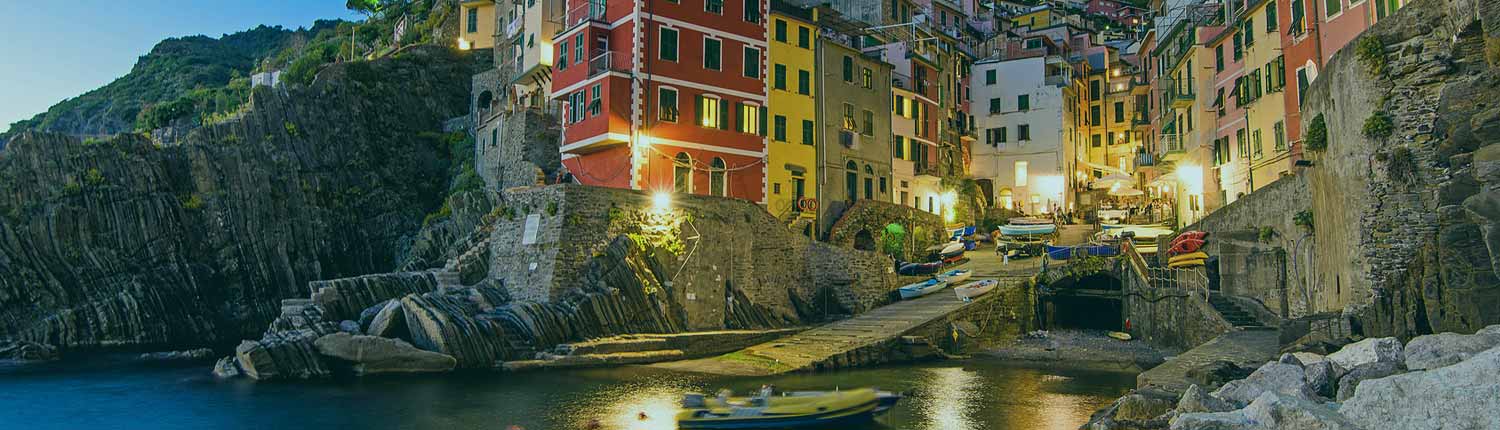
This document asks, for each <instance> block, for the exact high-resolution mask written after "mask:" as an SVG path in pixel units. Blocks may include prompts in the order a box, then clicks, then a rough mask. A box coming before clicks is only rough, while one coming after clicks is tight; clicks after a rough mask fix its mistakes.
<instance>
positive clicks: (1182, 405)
mask: <svg viewBox="0 0 1500 430" xmlns="http://www.w3.org/2000/svg"><path fill="white" fill-rule="evenodd" d="M1176 410H1177V413H1178V414H1179V415H1181V414H1189V413H1198V412H1228V411H1232V410H1234V406H1232V405H1230V404H1229V402H1225V401H1224V400H1222V399H1220V398H1218V397H1214V396H1213V395H1212V394H1208V391H1204V390H1203V387H1199V386H1198V384H1193V385H1189V386H1188V389H1187V391H1184V392H1183V393H1182V398H1180V399H1177V409H1176Z"/></svg>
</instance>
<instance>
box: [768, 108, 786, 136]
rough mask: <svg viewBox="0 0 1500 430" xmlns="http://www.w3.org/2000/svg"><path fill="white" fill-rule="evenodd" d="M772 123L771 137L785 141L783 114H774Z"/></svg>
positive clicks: (784, 118)
mask: <svg viewBox="0 0 1500 430" xmlns="http://www.w3.org/2000/svg"><path fill="white" fill-rule="evenodd" d="M773 125H774V127H773V128H772V131H773V132H772V134H771V138H773V139H776V141H777V142H785V141H786V117H785V116H781V115H776V118H775V120H774V123H773Z"/></svg>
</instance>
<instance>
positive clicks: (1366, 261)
mask: <svg viewBox="0 0 1500 430" xmlns="http://www.w3.org/2000/svg"><path fill="white" fill-rule="evenodd" d="M1492 3H1493V2H1483V1H1476V0H1419V1H1414V2H1412V3H1411V4H1409V5H1407V6H1406V7H1405V8H1403V9H1401V10H1400V12H1398V13H1397V14H1395V15H1393V16H1392V17H1389V18H1387V19H1385V20H1383V21H1381V22H1380V23H1379V24H1377V25H1376V26H1374V27H1372V28H1371V29H1370V30H1368V31H1366V32H1365V34H1363V35H1362V36H1361V38H1373V40H1376V41H1378V42H1379V43H1380V44H1381V45H1383V46H1385V49H1384V53H1383V55H1375V56H1369V57H1367V58H1371V59H1374V61H1371V60H1369V59H1361V58H1360V56H1359V55H1357V54H1356V52H1355V51H1356V49H1353V47H1354V46H1357V45H1358V44H1359V41H1358V40H1356V42H1355V43H1354V44H1351V49H1345V50H1343V51H1340V52H1339V53H1337V54H1335V55H1334V57H1333V59H1332V61H1330V62H1329V64H1328V65H1327V67H1326V68H1325V70H1322V71H1321V73H1320V74H1319V77H1318V79H1317V80H1316V82H1315V83H1314V84H1313V86H1312V87H1311V88H1309V90H1308V92H1307V94H1306V104H1305V105H1304V111H1305V112H1306V113H1305V114H1304V115H1303V116H1302V117H1303V122H1304V124H1303V129H1304V130H1307V129H1308V126H1309V125H1310V124H1311V122H1312V121H1314V120H1316V119H1318V118H1320V117H1321V118H1322V119H1323V120H1324V121H1325V122H1326V124H1327V130H1328V139H1327V149H1326V151H1311V152H1310V153H1309V156H1308V158H1309V159H1311V160H1312V161H1313V162H1314V163H1315V167H1313V168H1311V169H1309V170H1308V172H1307V173H1306V175H1308V180H1309V187H1310V190H1311V195H1312V206H1313V207H1312V211H1313V215H1314V226H1315V233H1314V236H1315V240H1316V243H1317V248H1316V252H1317V255H1316V258H1315V259H1314V263H1313V264H1312V265H1311V267H1309V269H1310V271H1309V272H1310V273H1309V274H1308V275H1307V276H1308V278H1309V279H1310V284H1311V285H1313V287H1312V289H1313V291H1315V292H1319V294H1316V295H1315V296H1314V303H1313V305H1312V307H1313V308H1314V309H1330V308H1336V307H1340V306H1343V307H1346V312H1348V313H1350V314H1352V315H1353V316H1354V318H1355V321H1356V324H1355V327H1354V331H1355V332H1356V333H1357V334H1363V335H1365V336H1386V335H1395V336H1402V337H1410V336H1414V335H1417V334H1422V333H1432V332H1441V331H1458V332H1471V331H1473V330H1475V329H1477V328H1479V327H1483V326H1485V325H1487V324H1493V323H1495V322H1500V314H1497V313H1495V312H1493V310H1494V309H1500V282H1497V280H1496V278H1495V267H1496V264H1495V263H1496V259H1495V258H1493V255H1494V254H1493V253H1492V252H1491V251H1490V250H1491V249H1497V248H1496V247H1495V246H1492V245H1490V244H1496V243H1500V236H1492V234H1493V233H1495V232H1500V229H1497V228H1496V227H1497V226H1500V224H1497V223H1496V221H1497V220H1500V210H1497V208H1500V205H1495V204H1493V203H1492V202H1497V201H1500V198H1497V196H1500V191H1497V187H1500V175H1497V174H1495V172H1497V171H1500V169H1496V167H1500V165H1496V164H1495V163H1494V161H1493V160H1495V159H1497V157H1494V156H1493V155H1491V154H1495V153H1497V150H1494V149H1491V148H1490V147H1489V146H1490V145H1491V144H1493V143H1496V142H1500V106H1493V105H1492V101H1493V100H1496V99H1497V97H1500V73H1497V70H1496V69H1495V68H1494V67H1493V66H1492V65H1491V64H1489V63H1487V62H1486V60H1485V58H1484V55H1485V54H1484V53H1485V51H1486V50H1490V51H1492V52H1493V50H1494V49H1495V43H1494V40H1493V38H1489V40H1487V38H1486V37H1485V34H1486V33H1485V28H1489V29H1493V26H1494V25H1495V24H1494V23H1495V21H1496V20H1500V16H1497V13H1496V12H1495V7H1494V6H1493V5H1492ZM1481 4H1484V6H1483V7H1481V6H1480V5H1481ZM1481 20H1483V22H1481ZM1490 34H1493V33H1490ZM1487 43H1488V45H1487ZM1382 63H1383V64H1384V66H1383V67H1377V66H1380V65H1381V64H1382ZM1381 69H1383V70H1381ZM1377 113H1379V114H1383V115H1385V116H1386V117H1387V118H1389V119H1390V124H1391V127H1390V128H1391V130H1392V131H1391V133H1389V135H1388V136H1382V135H1375V136H1369V135H1367V134H1366V133H1365V131H1364V129H1365V124H1366V123H1367V122H1368V121H1371V119H1372V118H1374V117H1376V114H1377ZM1497 250H1500V249H1497Z"/></svg>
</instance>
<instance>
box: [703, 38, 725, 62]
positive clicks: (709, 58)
mask: <svg viewBox="0 0 1500 430" xmlns="http://www.w3.org/2000/svg"><path fill="white" fill-rule="evenodd" d="M723 66H724V41H722V40H719V39H715V38H712V37H707V36H704V37H703V68H705V69H708V70H721V69H722V67H723Z"/></svg>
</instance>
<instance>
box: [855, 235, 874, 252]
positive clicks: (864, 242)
mask: <svg viewBox="0 0 1500 430" xmlns="http://www.w3.org/2000/svg"><path fill="white" fill-rule="evenodd" d="M854 249H858V250H860V251H874V250H875V235H873V234H870V230H860V231H859V233H855V234H854Z"/></svg>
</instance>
